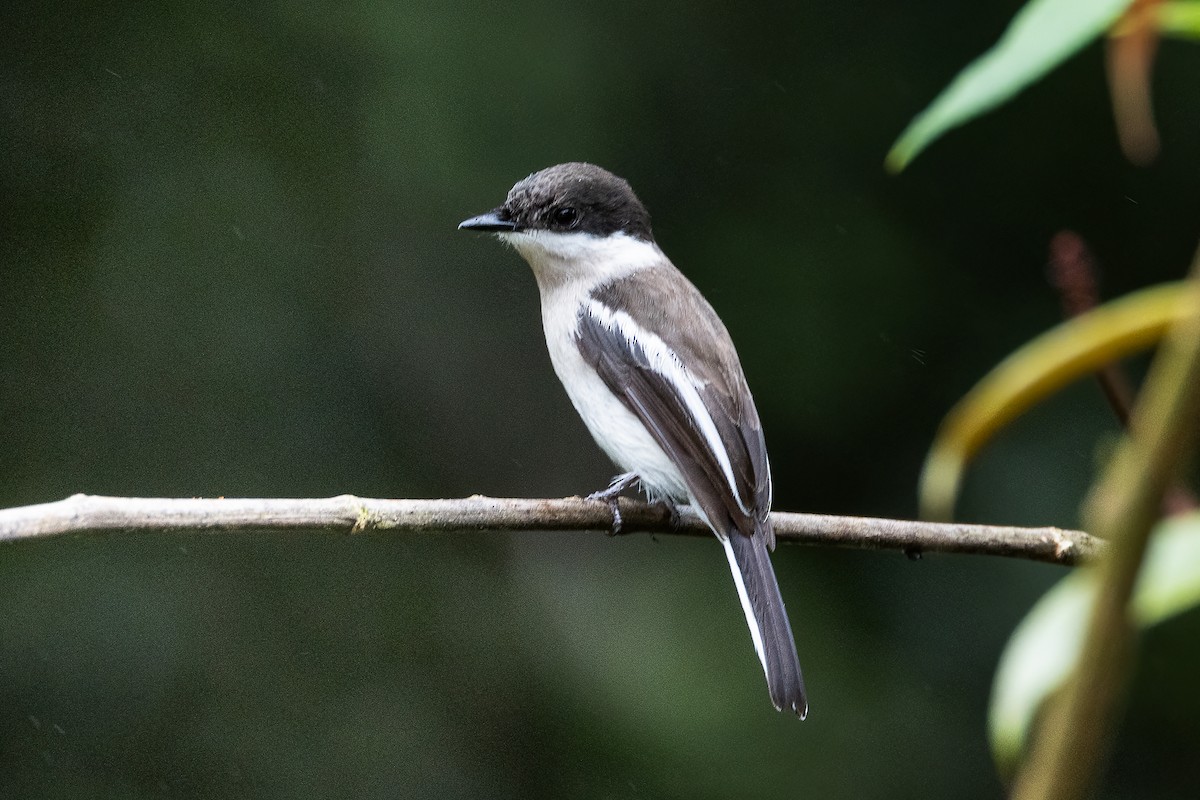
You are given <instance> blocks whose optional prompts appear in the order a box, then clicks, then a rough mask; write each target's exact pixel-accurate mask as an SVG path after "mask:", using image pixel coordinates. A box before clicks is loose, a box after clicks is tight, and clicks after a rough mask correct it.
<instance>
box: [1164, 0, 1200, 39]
mask: <svg viewBox="0 0 1200 800" xmlns="http://www.w3.org/2000/svg"><path fill="white" fill-rule="evenodd" d="M1158 30H1159V32H1160V33H1162V34H1164V35H1166V36H1177V37H1179V38H1180V39H1200V2H1195V0H1186V1H1184V2H1177V3H1163V4H1162V5H1161V6H1159V7H1158Z"/></svg>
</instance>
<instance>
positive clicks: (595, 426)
mask: <svg viewBox="0 0 1200 800" xmlns="http://www.w3.org/2000/svg"><path fill="white" fill-rule="evenodd" d="M558 291H560V292H563V293H569V292H571V287H566V286H564V287H561V288H560V289H559V290H558ZM542 299H543V302H542V324H543V326H544V328H545V332H546V346H547V347H548V349H549V351H550V362H551V363H552V364H553V365H554V371H555V373H557V375H558V379H559V380H560V381H562V384H563V387H564V388H565V389H566V390H567V396H568V397H570V398H571V403H572V404H573V405H574V406H575V410H576V411H578V412H579V416H580V417H581V418H582V419H583V423H584V424H585V425H587V428H588V430H589V431H591V434H592V437H593V438H594V439H595V440H596V443H597V444H599V445H600V448H601V449H602V450H604V452H605V453H606V454H608V457H609V458H611V459H612V460H613V462H614V463H615V464H616V465H617V466H618V467H620V469H621V470H622V471H625V472H635V473H637V475H638V477H639V478H641V480H642V485H643V487H645V489H646V491H647V494H648V495H649V496H650V499H652V500H654V499H658V498H664V497H665V498H670V499H672V500H676V501H679V502H686V501H687V500H688V492H687V488H686V487H685V486H684V482H683V476H682V475H680V473H679V470H678V469H676V467H675V465H674V464H673V463H672V462H671V459H670V458H669V457H668V456H667V454H666V453H665V452H663V449H662V448H661V447H659V446H658V443H657V442H655V441H654V438H653V437H652V436H651V435H650V432H649V431H647V430H646V426H645V425H643V424H642V422H641V420H639V419H638V418H637V417H636V416H634V414H633V412H632V411H630V410H629V409H628V408H626V407H625V404H624V403H622V402H621V401H620V400H619V399H618V398H617V396H616V395H614V394H613V393H612V392H611V391H610V390H609V388H608V386H606V385H605V383H604V381H602V380H601V379H600V376H599V375H597V374H596V371H595V370H594V369H592V368H591V366H589V365H588V364H587V362H585V361H584V360H583V356H582V355H580V353H579V348H578V346H577V345H576V344H575V340H574V332H575V319H576V317H575V314H576V310H577V309H578V307H579V306H578V299H577V298H575V297H571V298H562V297H559V298H546V297H543V298H542ZM547 300H550V301H551V302H547ZM564 301H565V302H564Z"/></svg>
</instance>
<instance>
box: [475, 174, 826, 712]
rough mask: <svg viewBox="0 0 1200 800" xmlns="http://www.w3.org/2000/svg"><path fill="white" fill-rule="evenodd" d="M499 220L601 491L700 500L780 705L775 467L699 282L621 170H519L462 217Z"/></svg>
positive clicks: (793, 659) (798, 682) (696, 503)
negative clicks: (637, 489) (661, 242)
mask: <svg viewBox="0 0 1200 800" xmlns="http://www.w3.org/2000/svg"><path fill="white" fill-rule="evenodd" d="M458 227H459V229H460V230H465V231H476V232H485V233H491V234H494V235H496V236H497V237H498V238H499V239H501V240H502V241H504V242H506V243H507V244H509V245H511V246H512V247H513V249H515V250H516V251H517V253H518V254H520V255H521V256H522V257H523V258H524V260H525V261H526V262H528V264H529V266H530V268H531V269H532V271H533V275H534V278H535V280H536V282H537V286H538V291H539V294H540V297H541V314H542V326H543V329H544V332H545V335H546V345H547V349H548V350H549V353H550V360H551V363H552V364H553V366H554V371H555V373H556V374H557V375H558V378H559V380H560V381H561V382H562V385H563V387H564V388H565V389H566V392H567V395H568V397H569V398H570V400H571V403H572V405H574V407H575V410H576V411H577V412H578V413H579V416H580V417H581V418H582V419H583V422H584V424H585V425H586V427H587V429H588V431H589V432H590V433H591V434H592V437H593V438H594V439H595V440H596V443H597V444H598V445H599V446H600V449H601V450H603V451H604V452H605V453H606V454H607V455H608V457H609V458H610V459H611V460H612V461H613V462H614V463H615V464H616V465H617V467H618V468H619V469H620V470H621V473H620V474H618V475H617V476H616V477H615V478H613V480H612V483H611V484H610V485H609V487H608V488H607V489H605V490H602V491H600V492H596V493H593V494H592V495H590V498H591V499H599V500H605V501H607V502H609V503H610V504H611V507H612V508H613V511H614V528H617V527H619V524H620V523H619V520H620V518H619V512H618V511H617V508H616V496H617V495H618V494H620V493H621V492H622V491H624V490H625V489H627V488H629V487H630V486H632V485H633V484H634V483H638V484H640V486H641V489H642V490H643V491H644V492H645V494H646V496H647V499H648V500H649V501H650V502H664V503H666V504H668V506H669V507H671V508H672V509H674V508H675V507H676V505H678V504H690V505H691V506H692V508H693V509H694V510H695V511H696V513H697V514H698V516H699V517H700V518H701V519H703V521H704V523H705V524H706V525H707V526H708V527H709V528H710V529H711V530H712V532H713V533H714V534H716V538H717V539H718V540H719V541H720V542H721V544H722V545H723V547H724V550H725V555H726V558H727V559H728V561H729V567H730V571H731V572H732V575H733V581H734V584H735V586H736V588H737V593H738V597H739V599H740V601H741V605H742V609H743V611H744V612H745V615H746V623H747V625H748V627H749V628H750V635H751V639H752V640H753V643H754V648H755V651H756V653H757V655H758V658H759V660H760V661H761V663H762V667H763V672H764V674H765V675H766V680H767V689H768V692H769V694H770V697H771V702H772V703H773V704H774V706H775V708H776V710H780V711H782V710H787V711H790V712H792V713H794V714H796V715H797V716H798V717H799V718H800V719H804V718H805V716H806V715H807V714H808V699H807V694H806V692H805V687H804V677H803V674H802V673H801V671H800V662H799V658H798V656H797V653H796V644H795V640H794V638H793V635H792V629H791V623H790V622H789V620H788V616H787V611H786V609H785V608H784V604H783V599H782V597H781V596H780V593H779V584H778V582H777V580H776V578H775V572H774V569H773V568H772V566H771V560H770V556H769V551H773V550H774V549H775V531H774V528H773V527H772V525H771V520H770V517H769V516H768V515H769V512H770V510H771V495H772V488H771V469H770V463H769V461H768V458H767V449H766V443H765V440H764V437H763V429H762V424H761V422H760V420H759V416H758V411H757V409H756V408H755V405H754V399H753V397H752V396H751V394H750V389H749V386H748V385H747V383H746V377H745V374H744V372H743V370H742V366H741V362H740V360H739V358H738V354H737V350H736V349H735V348H734V345H733V341H732V339H731V338H730V335H729V332H728V331H727V330H726V328H725V325H724V324H723V323H722V322H721V319H720V317H718V316H717V313H716V311H714V310H713V307H712V306H711V305H710V304H709V303H708V301H707V300H705V298H704V296H703V295H702V294H701V293H700V291H699V289H697V288H696V287H695V285H694V284H692V282H691V281H690V280H688V279H687V277H685V276H684V274H683V273H682V272H680V271H679V270H678V269H677V268H676V267H675V265H674V264H672V263H671V261H670V259H669V258H667V256H666V255H665V254H664V253H663V251H662V249H661V248H660V247H659V246H658V244H657V242H655V239H654V235H653V233H652V230H651V226H650V214H649V212H648V211H647V210H646V207H645V206H644V205H643V204H642V202H641V201H640V200H639V199H638V197H637V195H636V194H634V191H633V189H632V187H631V186H630V185H629V183H628V182H627V181H625V180H624V179H622V178H620V177H618V176H616V175H614V174H613V173H611V172H609V171H608V170H605V169H603V168H601V167H598V166H595V165H593V164H588V163H582V162H570V163H565V164H558V165H556V166H552V167H548V168H546V169H543V170H541V171H539V172H535V173H533V174H531V175H529V176H528V177H527V178H525V179H523V180H521V181H518V182H517V183H516V185H514V186H513V187H512V190H511V191H509V193H508V196H507V197H506V199H505V201H504V203H503V204H501V205H500V206H498V207H497V208H495V209H493V210H492V211H489V212H487V213H485V214H480V215H478V216H475V217H471V218H470V219H467V220H464V221H463V222H462V223H460V224H459V226H458Z"/></svg>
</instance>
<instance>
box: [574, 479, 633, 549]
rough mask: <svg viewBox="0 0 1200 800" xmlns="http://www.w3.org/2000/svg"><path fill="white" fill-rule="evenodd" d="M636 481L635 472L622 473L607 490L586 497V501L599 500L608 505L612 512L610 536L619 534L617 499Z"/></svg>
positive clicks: (619, 513) (619, 523) (619, 508)
mask: <svg viewBox="0 0 1200 800" xmlns="http://www.w3.org/2000/svg"><path fill="white" fill-rule="evenodd" d="M637 480H638V476H637V473H636V472H624V473H621V474H620V475H618V476H617V477H615V478H613V479H612V483H610V484H609V485H608V488H607V489H601V490H600V491H598V492H592V493H591V494H589V495H588V496H587V499H588V500H601V501H603V502H605V503H607V504H608V509H609V511H611V512H612V518H613V524H612V533H610V534H609V535H610V536H616V535H617V534H619V533H620V532H621V507H620V506H619V505H618V498H619V497H620V495H621V492H623V491H625V490H626V489H628V488H629V487H630V486H632V485H633V484H634V482H636V481H637Z"/></svg>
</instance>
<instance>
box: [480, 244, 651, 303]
mask: <svg viewBox="0 0 1200 800" xmlns="http://www.w3.org/2000/svg"><path fill="white" fill-rule="evenodd" d="M497 235H498V236H499V237H500V238H501V239H502V240H504V241H505V242H508V243H509V244H511V245H512V246H513V248H514V249H515V250H516V251H517V252H518V253H520V254H521V257H522V258H524V259H525V260H526V261H528V262H529V266H530V267H531V268H532V269H533V275H534V277H535V278H536V279H537V282H538V288H539V289H541V291H542V294H543V295H545V294H546V293H547V292H550V291H553V290H554V289H557V288H558V287H560V286H562V285H563V284H566V283H582V284H584V285H586V286H588V287H592V286H596V285H597V284H600V283H604V282H607V281H610V280H612V279H614V278H619V277H621V276H623V275H628V274H629V273H631V272H635V271H637V270H639V269H643V268H645V267H649V266H653V265H655V264H658V263H661V262H662V261H665V260H666V256H664V255H663V252H662V250H660V249H659V248H658V245H656V244H654V243H653V242H646V241H643V240H641V239H635V238H634V237H632V236H629V235H627V234H625V233H614V234H610V235H608V236H595V235H593V234H590V233H579V232H571V233H558V232H554V231H520V232H517V233H500V234H497Z"/></svg>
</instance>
